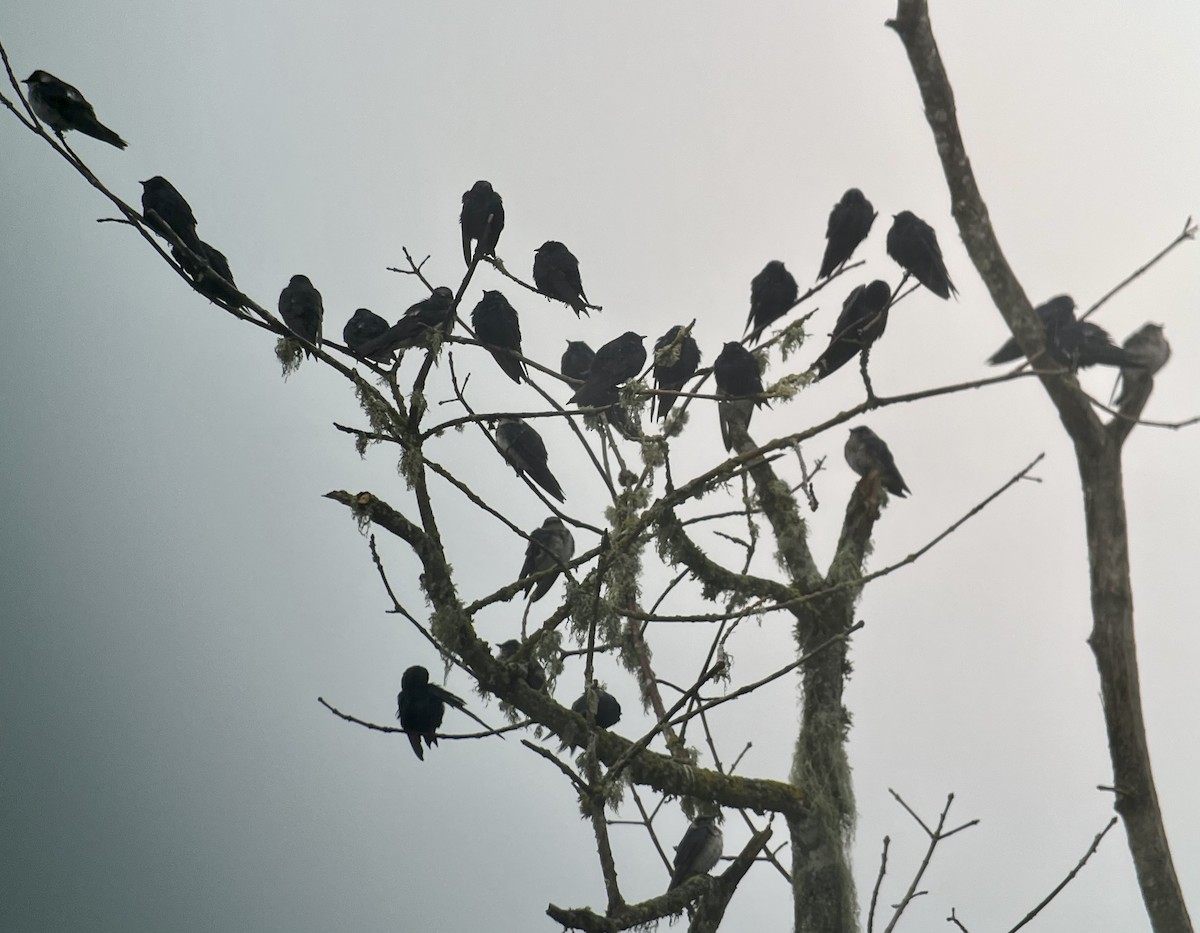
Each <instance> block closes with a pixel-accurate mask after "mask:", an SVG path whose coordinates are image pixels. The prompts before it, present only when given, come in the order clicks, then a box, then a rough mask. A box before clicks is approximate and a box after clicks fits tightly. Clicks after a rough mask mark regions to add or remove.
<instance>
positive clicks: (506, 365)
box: [471, 292, 525, 382]
mask: <svg viewBox="0 0 1200 933" xmlns="http://www.w3.org/2000/svg"><path fill="white" fill-rule="evenodd" d="M471 324H472V326H473V327H474V328H475V337H476V339H478V340H479V342H480V343H482V344H484V345H486V346H487V348H488V352H489V353H491V354H492V356H493V357H494V358H495V360H496V362H497V363H499V364H500V368H501V369H503V370H504V373H505V375H507V376H508V378H509V379H511V380H512V381H513V382H520V381H521V377H522V376H524V375H525V364H524V363H523V362H521V360H520V359H518V358H517V357H516V356H513V354H514V353H517V354H519V353H520V352H521V324H520V321H518V320H517V311H516V309H515V308H514V307H513V306H512V305H510V304H509V303H508V299H507V298H505V297H504V296H503V295H502V294H500V292H484V293H483V297H482V298H480V299H479V304H477V305H476V306H475V310H474V311H472V312H471Z"/></svg>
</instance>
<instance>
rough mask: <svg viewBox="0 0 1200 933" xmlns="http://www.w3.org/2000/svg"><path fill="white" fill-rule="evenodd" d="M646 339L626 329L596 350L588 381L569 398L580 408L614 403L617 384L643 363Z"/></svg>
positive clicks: (631, 375)
mask: <svg viewBox="0 0 1200 933" xmlns="http://www.w3.org/2000/svg"><path fill="white" fill-rule="evenodd" d="M645 339H646V338H645V336H644V335H643V334H635V333H634V332H633V331H631V330H629V331H626V332H625V333H623V334H622V335H621V336H620V337H617V338H615V339H613V340H610V341H609V342H608V343H606V344H605V345H604V346H602V347H601V348H600V349H599V350H597V351H596V356H595V358H594V359H593V360H592V368H591V371H590V372H589V373H588V378H587V382H585V383H584V384H583V385H581V386H580V387H579V388H578V389H576V390H575V394H574V395H572V396H571V401H572V402H574V403H575V404H576V405H579V406H583V407H586V406H597V407H599V406H602V405H612V404H614V403H615V402H616V401H617V398H616V392H615V389H616V388H617V386H619V385H620V384H621V383H623V382H625V381H627V380H629V379H632V378H633V377H634V376H636V375H637V374H638V373H640V372H641V371H642V367H643V366H645V365H646V347H645V344H644V341H645Z"/></svg>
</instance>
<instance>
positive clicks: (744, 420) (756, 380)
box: [713, 341, 767, 450]
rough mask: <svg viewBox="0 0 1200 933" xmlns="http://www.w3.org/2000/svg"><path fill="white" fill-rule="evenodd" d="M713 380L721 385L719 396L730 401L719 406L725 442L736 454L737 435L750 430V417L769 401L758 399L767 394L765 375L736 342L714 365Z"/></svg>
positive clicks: (748, 353)
mask: <svg viewBox="0 0 1200 933" xmlns="http://www.w3.org/2000/svg"><path fill="white" fill-rule="evenodd" d="M713 377H714V379H715V380H716V383H717V395H724V396H728V400H726V401H722V402H719V403H717V413H718V415H719V416H720V420H721V440H722V441H724V442H725V449H726V450H733V442H734V440H735V439H736V435H737V434H740V433H744V432H745V431H747V430H748V429H749V428H750V417H751V415H753V414H754V409H755V408H756V407H757V406H759V405H765V404H766V403H767V401H766V399H755V398H753V397H752V396H756V395H761V394H762V390H763V385H762V371H761V370H760V369H759V366H758V360H756V359H755V358H754V354H753V353H751V352H750V351H749V350H747V349H746V348H745V347H743V346H742V345H741V344H740V343H737V342H736V341H734V342H731V343H727V344H725V346H724V347H723V348H722V349H721V353H720V355H719V356H718V357H717V360H716V362H715V363H713Z"/></svg>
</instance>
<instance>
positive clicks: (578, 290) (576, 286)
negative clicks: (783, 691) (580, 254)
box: [533, 240, 588, 317]
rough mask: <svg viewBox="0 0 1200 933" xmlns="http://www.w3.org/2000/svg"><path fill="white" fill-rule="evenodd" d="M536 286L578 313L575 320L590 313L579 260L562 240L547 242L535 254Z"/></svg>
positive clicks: (544, 293)
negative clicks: (581, 279)
mask: <svg viewBox="0 0 1200 933" xmlns="http://www.w3.org/2000/svg"><path fill="white" fill-rule="evenodd" d="M533 284H534V285H536V286H537V290H538V291H539V292H541V293H542V294H543V295H546V296H548V297H550V298H556V299H558V300H559V301H564V302H566V303H567V304H569V305H570V306H571V307H572V308H574V309H575V317H579V315H580V314H581V313H582V314H587V313H588V301H587V295H585V294H584V293H583V283H582V282H581V281H580V278H579V260H578V259H576V258H575V256H574V254H573V253H572V252H571V251H570V250H569V249H567V248H566V247H565V246H563V244H561V243H559V242H558V240H547V241H546V242H545V243H543V244H542V245H541V246H539V247H538V248H537V249H536V250H534V253H533Z"/></svg>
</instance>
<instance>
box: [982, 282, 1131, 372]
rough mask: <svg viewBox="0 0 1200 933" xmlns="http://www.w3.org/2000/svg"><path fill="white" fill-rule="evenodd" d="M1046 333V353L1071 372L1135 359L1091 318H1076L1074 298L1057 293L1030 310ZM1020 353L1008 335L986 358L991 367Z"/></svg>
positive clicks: (1011, 359)
mask: <svg viewBox="0 0 1200 933" xmlns="http://www.w3.org/2000/svg"><path fill="white" fill-rule="evenodd" d="M1033 310H1034V311H1035V312H1036V313H1037V316H1038V317H1039V318H1041V321H1042V327H1043V328H1045V332H1046V354H1047V355H1048V356H1049V357H1050V359H1052V360H1053V361H1054V362H1056V363H1058V364H1059V365H1060V366H1066V367H1067V368H1068V369H1070V370H1071V371H1072V372H1074V371H1076V370H1078V369H1083V368H1086V367H1088V366H1123V367H1136V366H1138V362H1137V360H1136V359H1135V358H1134V357H1133V356H1132V355H1131V354H1130V353H1128V352H1127V351H1125V350H1123V349H1121V348H1120V347H1118V346H1117V345H1116V344H1115V343H1113V340H1112V338H1111V337H1110V336H1109V335H1108V332H1107V331H1105V330H1104V328H1102V327H1100V325H1098V324H1093V323H1092V322H1091V321H1077V320H1075V301H1074V299H1072V298H1071V296H1070V295H1056V296H1055V297H1053V298H1051V299H1050V300H1049V301H1047V302H1046V303H1045V304H1041V305H1038V306H1037V307H1036V308H1034V309H1033ZM1022 355H1023V354H1022V353H1021V348H1020V347H1019V346H1017V341H1016V338H1015V337H1010V338H1009V339H1008V340H1006V341H1005V342H1004V345H1003V346H1002V347H1000V349H999V350H997V351H996V352H995V353H993V354H992V355H991V356H990V357H988V362H989V363H991V364H992V365H993V366H995V365H998V364H1000V363H1011V362H1013V361H1014V360H1019V359H1020V358H1021V356H1022Z"/></svg>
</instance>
